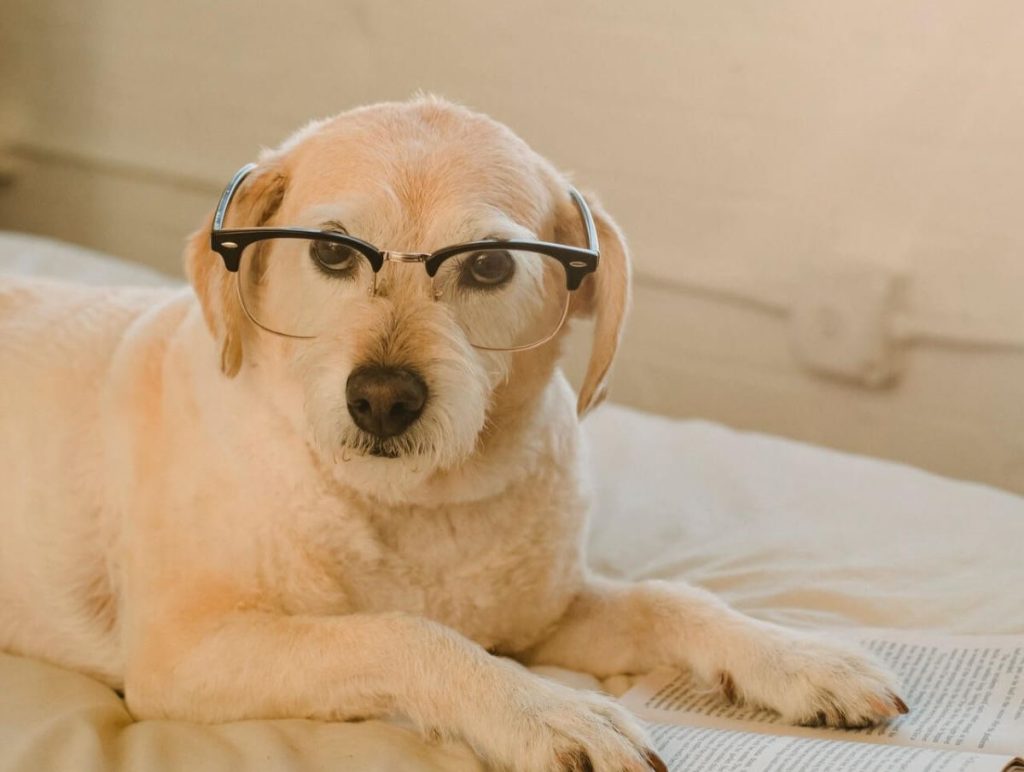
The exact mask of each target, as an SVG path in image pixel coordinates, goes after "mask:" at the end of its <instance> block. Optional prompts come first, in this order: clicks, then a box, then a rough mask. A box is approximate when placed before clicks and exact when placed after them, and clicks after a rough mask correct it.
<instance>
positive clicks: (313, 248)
mask: <svg viewBox="0 0 1024 772" xmlns="http://www.w3.org/2000/svg"><path fill="white" fill-rule="evenodd" d="M309 254H310V256H311V257H312V258H313V259H314V260H315V261H316V262H317V264H318V265H320V266H321V267H322V268H324V269H325V270H326V271H328V272H330V273H332V274H342V275H344V274H347V273H351V272H352V271H353V270H355V268H356V265H358V263H359V253H358V252H356V250H354V249H352V247H349V246H346V245H344V244H338V243H336V242H334V241H314V242H312V243H311V244H310V245H309Z"/></svg>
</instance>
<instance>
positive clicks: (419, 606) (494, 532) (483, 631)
mask: <svg viewBox="0 0 1024 772" xmlns="http://www.w3.org/2000/svg"><path fill="white" fill-rule="evenodd" d="M566 505H567V502H565V501H557V502H556V501H548V502H545V503H538V504H537V505H535V506H529V507H527V508H526V509H524V508H523V507H522V502H519V506H513V505H512V504H511V503H509V504H501V503H494V502H492V503H490V504H489V505H487V506H473V505H463V506H453V507H450V508H446V509H444V510H436V509H421V508H416V507H409V508H406V509H403V510H402V511H400V512H394V511H392V512H388V513H387V514H386V516H383V517H382V516H381V514H380V513H379V512H373V511H372V510H369V509H364V508H356V509H355V510H354V511H352V512H351V514H352V515H353V518H352V520H351V521H350V522H349V525H350V526H353V527H351V528H347V529H346V531H347V534H346V536H345V537H343V538H342V540H341V541H340V542H334V543H332V544H330V552H331V553H332V555H331V558H330V563H331V570H330V572H329V573H330V574H331V576H332V581H333V582H335V583H336V588H337V590H338V592H339V594H340V598H339V599H340V600H341V602H342V603H343V604H344V606H345V608H344V610H345V611H362V612H385V611H405V612H408V613H414V614H419V615H422V616H425V617H427V618H430V619H433V620H435V621H438V622H441V623H443V624H445V625H448V626H449V627H452V628H454V629H456V630H458V631H460V632H461V633H463V634H464V635H466V636H468V637H470V638H472V639H473V640H476V641H477V642H478V643H480V644H482V645H484V646H486V647H488V648H494V649H499V650H515V649H520V648H524V647H525V646H528V645H530V644H531V643H533V642H534V641H536V640H537V639H538V638H539V636H541V635H542V634H543V633H544V632H545V631H546V630H547V629H548V628H549V627H550V626H551V625H552V624H554V622H555V621H556V620H557V619H558V618H559V617H560V616H561V615H562V613H564V611H565V608H566V606H567V605H568V603H569V601H570V599H571V597H572V596H573V594H574V593H575V592H576V590H577V588H578V586H579V581H580V561H581V556H580V554H579V546H578V545H579V530H580V523H579V518H578V517H577V516H575V515H574V514H573V513H572V512H571V511H570V510H568V509H567V508H566ZM355 526H358V527H355Z"/></svg>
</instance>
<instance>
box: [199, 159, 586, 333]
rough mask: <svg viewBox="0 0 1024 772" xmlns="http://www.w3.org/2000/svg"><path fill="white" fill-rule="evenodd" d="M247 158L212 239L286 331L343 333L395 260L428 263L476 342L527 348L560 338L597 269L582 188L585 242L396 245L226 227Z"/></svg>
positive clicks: (268, 324)
mask: <svg viewBox="0 0 1024 772" xmlns="http://www.w3.org/2000/svg"><path fill="white" fill-rule="evenodd" d="M255 168H256V164H248V165H246V166H243V167H242V168H241V169H239V170H238V172H237V173H236V174H235V176H234V178H233V179H232V180H231V182H230V183H229V184H228V186H227V188H226V189H225V190H224V194H223V195H222V196H221V198H220V202H219V203H218V205H217V211H216V213H215V214H214V218H213V229H212V230H211V232H210V246H211V248H212V249H213V251H215V252H217V253H218V254H219V255H220V256H221V257H222V258H223V260H224V266H225V268H227V270H228V271H231V272H232V273H234V274H235V275H236V286H237V290H238V298H239V301H240V303H241V306H242V310H243V311H244V313H245V314H246V316H247V317H248V318H249V320H250V321H251V322H252V323H253V324H255V325H256V326H257V327H259V328H261V329H262V330H265V331H267V332H270V333H272V334H274V335H279V336H283V337H286V338H299V339H308V338H316V337H319V336H322V335H327V334H332V333H337V331H338V329H339V320H338V313H339V311H340V310H342V309H345V308H346V307H353V306H354V305H355V304H358V303H361V302H366V300H367V299H368V298H373V297H375V296H377V295H378V289H379V279H378V277H379V275H380V274H381V272H382V270H383V269H384V267H385V266H386V265H387V264H388V263H421V264H422V265H423V267H424V268H425V269H426V275H427V280H428V281H429V285H430V292H431V294H432V295H433V298H434V300H435V301H437V302H438V303H441V304H442V305H443V306H444V308H445V309H446V312H447V313H448V314H450V315H451V317H452V318H453V319H454V320H455V321H456V322H457V323H458V324H459V325H460V326H461V328H462V329H463V330H464V332H465V334H466V337H467V339H468V340H469V342H470V343H471V344H472V345H473V346H474V347H476V348H479V349H484V350H488V351H522V350H526V349H530V348H535V347H537V346H540V345H542V344H544V343H547V342H548V341H549V340H551V339H552V338H553V337H555V335H556V334H557V333H558V331H559V330H560V329H561V328H562V326H563V325H564V324H565V320H566V318H567V317H568V314H569V300H570V294H571V293H572V292H573V291H574V290H576V289H578V288H579V286H580V283H581V282H582V281H583V279H584V278H585V277H586V276H587V274H589V273H592V272H594V271H595V270H596V269H597V265H598V261H599V260H600V250H599V245H598V240H597V229H596V228H595V227H594V218H593V216H592V215H591V213H590V208H589V207H588V206H587V202H586V201H585V200H584V199H583V196H581V195H580V194H579V192H578V191H577V190H576V189H575V188H569V195H570V197H571V198H572V200H573V203H574V204H575V205H576V208H577V209H578V210H579V214H580V218H581V219H582V221H583V226H584V230H585V232H586V237H587V246H586V248H582V247H575V246H569V245H566V244H553V243H550V242H546V241H524V240H500V239H485V240H481V241H471V242H468V243H465V244H458V245H455V246H450V247H444V248H443V249H439V250H437V251H436V252H432V253H430V254H425V253H420V252H394V251H388V250H382V249H378V248H377V247H375V246H374V245H372V244H369V243H367V242H365V241H362V240H360V239H357V238H355V237H353V236H350V235H348V234H347V233H345V232H343V231H342V230H340V229H339V230H317V229H308V228H294V227H287V228H268V227H258V228H227V229H225V228H223V227H222V226H223V224H224V218H225V215H226V214H227V210H228V207H229V206H230V204H231V200H232V198H233V197H234V195H235V192H236V191H237V189H238V187H239V185H241V183H242V181H243V180H244V179H245V178H246V176H248V175H249V173H250V172H252V171H253V169H255Z"/></svg>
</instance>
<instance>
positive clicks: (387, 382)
mask: <svg viewBox="0 0 1024 772" xmlns="http://www.w3.org/2000/svg"><path fill="white" fill-rule="evenodd" d="M345 399H346V401H347V402H348V412H349V415H351V416H352V420H353V421H355V422H356V426H358V427H359V428H360V429H362V430H363V431H365V432H369V433H370V434H373V435H375V436H377V437H381V438H384V437H394V436H395V435H397V434H401V433H402V432H404V431H405V430H406V429H408V428H409V427H410V426H411V425H412V424H413V423H414V422H415V421H416V419H417V418H419V417H420V413H422V412H423V405H424V404H425V403H426V401H427V384H425V383H424V382H423V379H422V378H420V377H419V376H418V375H417V374H416V373H414V372H412V371H411V370H405V369H399V368H395V367H361V368H359V369H358V370H354V371H353V372H352V374H351V375H350V376H349V377H348V383H347V384H346V386H345Z"/></svg>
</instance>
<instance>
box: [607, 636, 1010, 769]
mask: <svg viewBox="0 0 1024 772" xmlns="http://www.w3.org/2000/svg"><path fill="white" fill-rule="evenodd" d="M853 639H854V640H857V641H859V642H860V644H861V645H862V646H863V647H864V648H866V649H868V650H870V651H872V652H873V653H874V654H875V656H876V657H878V659H880V660H881V661H882V662H884V663H885V664H886V665H887V666H888V667H889V668H890V669H891V670H892V671H893V672H894V673H896V675H897V676H898V677H899V678H900V679H901V681H902V684H903V689H902V696H903V698H904V700H905V701H906V702H907V704H908V705H909V706H910V713H909V714H908V715H906V716H900V717H898V718H895V719H893V720H891V721H889V722H888V723H886V724H882V725H880V726H878V727H871V728H868V729H857V730H834V729H818V728H805V727H790V726H788V725H785V724H783V723H782V722H781V721H780V719H779V718H778V717H777V716H776V715H775V714H773V713H771V712H769V711H758V710H752V709H750V708H746V707H741V706H733V705H730V704H729V703H728V702H726V701H725V700H724V699H723V698H722V697H720V696H719V695H718V694H717V693H716V692H714V691H711V690H708V689H707V688H702V687H700V686H699V685H696V684H694V683H693V682H692V680H691V679H690V678H689V676H687V675H685V674H680V673H676V672H674V671H664V670H662V671H655V672H654V673H651V674H649V675H648V676H646V677H645V678H643V679H642V680H640V681H639V682H638V683H637V684H636V685H635V686H634V687H633V688H632V689H631V690H630V691H629V692H627V693H626V694H625V695H623V698H622V702H623V704H624V705H625V706H626V707H627V708H630V709H631V710H633V711H634V712H636V713H638V714H639V715H640V716H642V717H644V718H647V719H649V720H651V721H660V722H663V723H673V724H678V723H685V724H687V725H691V726H701V727H718V728H732V729H741V730H747V731H760V732H766V731H767V732H771V733H774V734H779V733H781V732H785V733H786V734H788V735H791V736H794V737H807V738H815V737H832V738H835V739H844V740H854V741H859V742H868V743H885V744H895V745H907V746H919V747H934V748H947V749H951V750H962V751H979V752H985V753H997V754H1005V755H1008V756H1012V755H1013V754H1015V753H1022V754H1024V637H1021V636H996V637H976V636H935V635H929V634H921V633H906V632H877V631H870V632H862V633H860V634H859V635H857V636H856V637H855V638H853Z"/></svg>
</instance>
